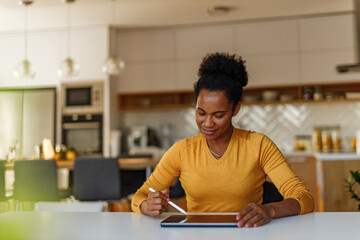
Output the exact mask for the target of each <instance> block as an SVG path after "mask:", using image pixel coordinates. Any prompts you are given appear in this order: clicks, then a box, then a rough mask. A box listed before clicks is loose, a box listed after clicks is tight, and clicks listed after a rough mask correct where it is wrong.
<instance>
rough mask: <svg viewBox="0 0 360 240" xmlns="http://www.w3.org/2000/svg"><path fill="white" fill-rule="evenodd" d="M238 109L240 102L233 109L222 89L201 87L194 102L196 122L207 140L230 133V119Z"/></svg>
mask: <svg viewBox="0 0 360 240" xmlns="http://www.w3.org/2000/svg"><path fill="white" fill-rule="evenodd" d="M239 110H240V102H239V104H238V105H237V106H236V107H235V109H234V111H233V105H232V104H231V103H229V102H228V100H227V98H226V95H225V92H224V91H215V92H210V91H208V90H206V89H202V90H200V93H199V96H198V98H197V102H196V111H195V120H196V124H197V125H198V128H199V130H200V132H201V133H202V134H203V135H204V137H205V138H206V139H207V140H213V139H217V138H221V137H226V136H229V135H231V134H232V123H231V119H232V117H233V116H235V115H236V114H237V113H238V112H239Z"/></svg>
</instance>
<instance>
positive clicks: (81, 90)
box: [61, 82, 104, 115]
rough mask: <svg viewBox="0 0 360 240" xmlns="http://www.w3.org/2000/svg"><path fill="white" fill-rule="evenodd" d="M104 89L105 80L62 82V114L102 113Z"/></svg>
mask: <svg viewBox="0 0 360 240" xmlns="http://www.w3.org/2000/svg"><path fill="white" fill-rule="evenodd" d="M103 91H104V90H103V82H74V83H68V82H66V83H62V85H61V102H62V109H61V112H62V114H63V115H64V114H87V113H90V114H100V113H102V112H103Z"/></svg>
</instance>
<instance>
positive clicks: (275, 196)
mask: <svg viewBox="0 0 360 240" xmlns="http://www.w3.org/2000/svg"><path fill="white" fill-rule="evenodd" d="M263 190H264V192H263V202H262V204H266V203H271V202H280V201H282V200H284V198H283V196H282V195H281V194H280V193H279V191H278V189H277V188H276V186H275V185H274V184H273V183H272V182H268V181H265V182H264V184H263Z"/></svg>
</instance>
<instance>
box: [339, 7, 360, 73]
mask: <svg viewBox="0 0 360 240" xmlns="http://www.w3.org/2000/svg"><path fill="white" fill-rule="evenodd" d="M354 4H355V16H356V17H355V21H356V22H355V26H356V33H355V34H356V52H357V63H353V64H340V65H337V66H336V70H337V71H338V72H339V73H346V72H359V71H360V0H354Z"/></svg>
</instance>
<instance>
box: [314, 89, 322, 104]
mask: <svg viewBox="0 0 360 240" xmlns="http://www.w3.org/2000/svg"><path fill="white" fill-rule="evenodd" d="M313 99H314V100H316V101H318V100H322V99H323V92H322V88H321V87H320V86H315V87H314V94H313Z"/></svg>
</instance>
